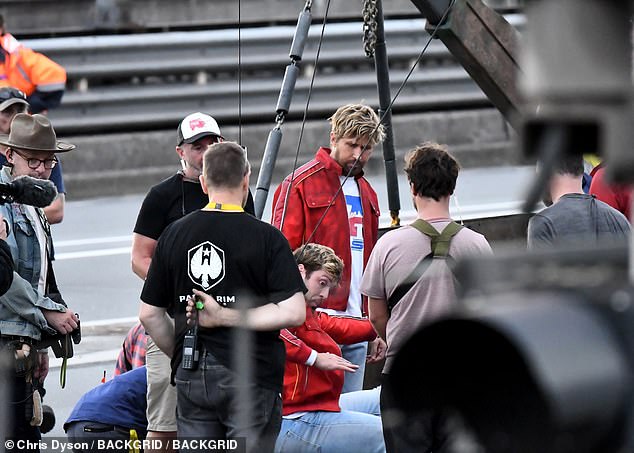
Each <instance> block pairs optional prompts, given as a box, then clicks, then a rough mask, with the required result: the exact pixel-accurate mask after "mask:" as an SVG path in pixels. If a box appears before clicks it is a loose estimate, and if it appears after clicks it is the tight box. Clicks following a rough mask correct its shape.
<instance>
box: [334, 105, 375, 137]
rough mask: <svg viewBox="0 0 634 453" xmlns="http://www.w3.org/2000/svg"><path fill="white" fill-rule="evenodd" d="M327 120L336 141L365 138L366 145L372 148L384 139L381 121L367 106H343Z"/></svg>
mask: <svg viewBox="0 0 634 453" xmlns="http://www.w3.org/2000/svg"><path fill="white" fill-rule="evenodd" d="M328 119H329V121H330V125H331V131H332V133H333V134H334V135H335V137H336V138H337V139H339V138H350V137H352V138H357V137H366V138H368V141H369V143H368V145H370V146H374V145H376V144H377V143H380V142H382V141H383V139H384V138H385V128H384V127H383V125H382V124H381V119H380V118H379V116H378V115H377V114H376V113H375V112H374V110H372V108H371V107H368V106H367V105H363V104H347V105H344V106H342V107H339V108H338V109H337V111H336V112H335V114H334V115H332V116H331V117H330V118H328Z"/></svg>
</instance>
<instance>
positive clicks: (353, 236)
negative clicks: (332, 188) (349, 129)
mask: <svg viewBox="0 0 634 453" xmlns="http://www.w3.org/2000/svg"><path fill="white" fill-rule="evenodd" d="M340 179H341V182H342V183H343V195H344V197H345V199H346V206H347V208H348V225H349V227H350V254H351V256H352V260H351V267H350V295H349V296H348V308H347V309H346V310H345V311H338V310H324V311H325V312H329V313H330V314H340V315H341V314H343V315H347V316H356V317H361V291H360V290H359V288H360V286H361V277H362V276H363V208H362V207H361V197H360V196H359V186H358V185H357V181H355V179H354V178H348V179H347V180H346V182H345V183H344V182H343V180H344V179H345V177H344V176H340Z"/></svg>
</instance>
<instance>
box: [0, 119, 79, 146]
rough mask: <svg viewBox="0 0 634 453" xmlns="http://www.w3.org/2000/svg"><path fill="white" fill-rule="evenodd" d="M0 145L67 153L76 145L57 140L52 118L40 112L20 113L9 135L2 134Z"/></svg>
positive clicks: (14, 120)
mask: <svg viewBox="0 0 634 453" xmlns="http://www.w3.org/2000/svg"><path fill="white" fill-rule="evenodd" d="M0 145H5V146H10V147H12V148H17V149H24V150H27V151H50V152H54V153H65V152H67V151H71V150H73V149H75V145H72V144H70V143H64V142H60V141H58V140H57V136H56V135H55V130H54V129H53V126H52V125H51V122H50V120H49V119H48V118H47V117H46V116H44V115H40V114H37V113H36V114H35V115H29V114H28V113H18V114H17V115H15V117H14V118H13V121H12V122H11V132H10V133H9V135H6V134H0Z"/></svg>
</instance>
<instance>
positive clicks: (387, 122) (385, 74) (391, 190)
mask: <svg viewBox="0 0 634 453" xmlns="http://www.w3.org/2000/svg"><path fill="white" fill-rule="evenodd" d="M374 66H375V69H376V79H377V87H378V92H379V117H380V118H382V123H383V126H384V127H385V140H384V141H383V160H384V161H385V178H386V183H387V198H388V206H389V209H390V217H391V218H392V226H399V225H400V224H401V220H400V218H399V211H400V209H401V202H400V199H399V192H398V176H397V173H396V160H395V153H394V133H393V130H392V110H391V109H389V110H388V108H389V105H390V102H391V100H392V94H391V92H390V72H389V65H388V58H387V46H386V44H385V28H384V21H383V4H382V1H381V0H376V46H375V49H374Z"/></svg>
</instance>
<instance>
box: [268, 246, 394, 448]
mask: <svg viewBox="0 0 634 453" xmlns="http://www.w3.org/2000/svg"><path fill="white" fill-rule="evenodd" d="M294 255H295V259H296V261H297V263H298V267H299V271H300V273H301V274H302V277H303V278H304V284H305V285H306V288H307V289H308V292H307V293H306V294H304V298H305V300H306V321H305V322H304V324H302V325H301V326H299V327H294V328H288V329H284V330H282V331H281V332H280V337H281V338H282V340H284V345H285V346H286V366H285V369H284V390H283V397H282V415H283V420H282V428H281V430H280V434H279V436H278V438H277V443H276V446H275V451H276V452H296V451H303V447H304V446H305V445H307V444H310V445H313V446H318V447H319V449H320V451H321V452H322V453H324V452H335V451H341V450H342V449H343V448H346V449H349V450H350V451H365V452H383V451H385V445H384V442H383V434H382V427H381V418H380V410H379V392H380V391H379V390H378V389H375V390H365V391H357V392H349V393H346V394H345V395H343V398H341V400H340V396H341V389H342V387H343V381H344V372H345V371H347V372H355V371H356V370H357V368H358V366H357V365H355V364H353V363H351V362H349V361H348V360H346V359H344V358H343V357H341V350H340V349H339V346H338V344H345V343H350V342H359V341H369V340H373V339H375V338H376V337H377V335H376V332H375V331H374V329H373V327H372V325H371V324H370V321H369V320H368V319H367V318H364V319H359V318H351V317H342V316H331V315H328V314H327V313H325V312H321V311H316V309H317V308H318V307H319V306H320V305H321V304H322V303H323V302H324V301H325V300H326V299H327V298H328V295H329V292H330V290H331V289H332V288H334V287H335V286H336V285H337V283H338V282H339V280H340V278H341V274H342V271H343V267H344V266H343V261H342V260H341V258H339V257H338V256H337V255H336V254H335V252H334V251H333V250H332V249H331V248H330V247H326V246H323V245H319V244H312V243H310V244H306V245H305V246H303V247H301V248H299V249H297V250H296V251H295V253H294ZM379 341H380V342H381V343H382V346H383V347H381V348H379V351H378V352H377V354H376V355H375V357H372V358H371V361H378V360H380V359H381V358H382V357H381V356H382V355H383V354H384V352H385V343H384V342H383V341H382V340H381V339H379ZM363 411H365V412H363ZM344 446H345V447H344Z"/></svg>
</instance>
